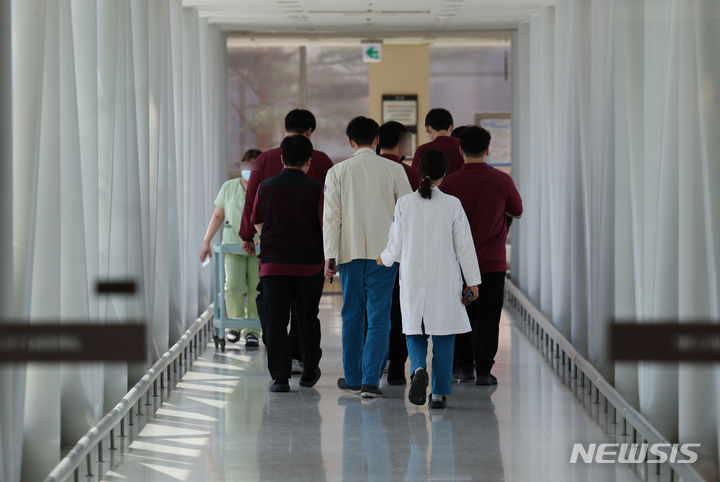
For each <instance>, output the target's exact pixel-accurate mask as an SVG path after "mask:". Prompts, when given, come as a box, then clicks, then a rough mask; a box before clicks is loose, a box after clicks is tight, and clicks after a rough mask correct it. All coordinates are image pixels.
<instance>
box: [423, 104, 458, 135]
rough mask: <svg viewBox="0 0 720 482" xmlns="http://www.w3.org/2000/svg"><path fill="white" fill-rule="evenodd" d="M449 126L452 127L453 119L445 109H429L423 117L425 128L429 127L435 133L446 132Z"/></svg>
mask: <svg viewBox="0 0 720 482" xmlns="http://www.w3.org/2000/svg"><path fill="white" fill-rule="evenodd" d="M451 125H453V117H452V114H451V113H450V112H449V111H448V110H447V109H440V108H436V109H430V112H428V113H427V115H426V116H425V127H427V126H430V127H432V128H433V129H435V130H436V131H446V130H448V129H450V126H451Z"/></svg>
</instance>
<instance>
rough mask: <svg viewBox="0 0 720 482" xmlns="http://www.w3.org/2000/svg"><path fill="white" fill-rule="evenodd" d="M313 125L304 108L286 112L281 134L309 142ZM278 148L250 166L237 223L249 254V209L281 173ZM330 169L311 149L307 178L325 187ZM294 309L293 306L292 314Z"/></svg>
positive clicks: (296, 353)
mask: <svg viewBox="0 0 720 482" xmlns="http://www.w3.org/2000/svg"><path fill="white" fill-rule="evenodd" d="M316 126H317V123H316V121H315V116H314V115H313V114H312V112H310V111H308V110H305V109H294V110H291V111H290V112H288V114H287V115H286V116H285V135H286V136H293V135H302V136H305V137H307V138H308V139H310V136H312V134H313V132H315V128H316ZM281 154H282V153H281V150H280V147H276V148H275V149H270V150H267V151H265V152H263V153H262V154H260V155H259V156H258V157H257V159H255V162H254V163H253V169H252V172H251V173H250V180H249V181H248V185H247V188H246V193H245V207H244V208H243V214H242V221H241V223H240V233H239V234H240V238H242V249H243V250H244V251H245V252H246V253H248V254H250V255H252V254H255V243H254V241H253V239H254V237H255V232H256V231H255V226H253V223H252V221H251V216H252V210H253V207H254V206H255V198H256V197H257V192H258V189H259V187H260V184H262V182H263V181H264V180H266V179H269V178H271V177H273V176H276V175H277V174H280V172H281V171H282V170H283V163H282V160H281ZM332 166H333V163H332V161H331V160H330V158H329V157H328V156H327V155H326V154H325V153H324V152H322V151H318V150H315V149H313V152H312V158H311V161H310V170H309V171H308V173H307V175H308V176H309V177H310V178H311V179H315V180H316V181H319V182H321V183H322V184H323V185H325V176H326V175H327V172H328V171H329V170H330V168H331V167H332ZM262 285H263V281H262V278H261V279H260V283H259V284H258V288H257V291H258V296H257V307H258V316H259V317H260V324H261V325H262V324H263V296H262ZM294 312H295V308H294V307H293V313H294ZM296 318H298V317H295V316H293V317H292V320H293V321H291V323H290V339H291V345H292V359H293V373H300V372H301V370H302V368H301V366H300V365H301V364H300V360H301V356H300V342H299V339H298V326H297V323H296V322H295V321H294V320H295V319H296ZM263 342H265V333H264V332H263Z"/></svg>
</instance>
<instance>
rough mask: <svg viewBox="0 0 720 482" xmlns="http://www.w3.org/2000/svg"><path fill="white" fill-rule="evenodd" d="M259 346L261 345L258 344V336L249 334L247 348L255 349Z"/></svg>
mask: <svg viewBox="0 0 720 482" xmlns="http://www.w3.org/2000/svg"><path fill="white" fill-rule="evenodd" d="M259 345H260V343H258V339H257V336H255V335H253V334H252V333H248V334H247V336H245V346H246V347H250V348H254V347H256V346H259Z"/></svg>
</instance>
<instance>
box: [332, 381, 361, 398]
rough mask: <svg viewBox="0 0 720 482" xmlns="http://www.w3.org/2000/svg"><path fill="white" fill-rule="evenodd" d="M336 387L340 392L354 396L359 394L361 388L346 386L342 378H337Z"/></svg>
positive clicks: (358, 386)
mask: <svg viewBox="0 0 720 482" xmlns="http://www.w3.org/2000/svg"><path fill="white" fill-rule="evenodd" d="M337 386H338V388H339V389H340V390H343V391H346V392H350V393H355V394H359V393H360V388H362V387H361V386H360V385H348V384H347V383H346V382H345V379H344V378H338V381H337Z"/></svg>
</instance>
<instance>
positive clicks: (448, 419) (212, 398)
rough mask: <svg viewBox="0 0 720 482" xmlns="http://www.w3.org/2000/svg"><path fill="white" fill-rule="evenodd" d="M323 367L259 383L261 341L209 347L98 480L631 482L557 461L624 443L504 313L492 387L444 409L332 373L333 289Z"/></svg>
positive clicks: (618, 474)
mask: <svg viewBox="0 0 720 482" xmlns="http://www.w3.org/2000/svg"><path fill="white" fill-rule="evenodd" d="M321 303H322V304H321V317H320V318H321V321H322V324H323V341H322V346H323V359H322V362H321V368H322V370H323V376H322V378H321V379H320V382H319V383H318V385H317V386H316V388H315V389H304V388H302V389H299V388H298V387H297V379H294V380H293V381H292V382H291V383H292V387H293V391H292V392H291V393H269V392H268V385H269V377H268V375H267V374H266V368H265V355H264V350H263V349H246V348H245V347H244V346H243V345H242V344H238V345H228V349H227V351H226V352H225V353H216V352H215V351H214V349H213V347H211V346H210V345H208V347H207V349H206V350H205V351H204V353H202V354H201V356H200V357H199V358H198V359H197V360H196V361H195V364H194V365H193V369H192V370H191V371H190V372H188V373H186V374H185V376H184V377H183V378H182V380H181V382H179V383H178V384H177V387H176V390H175V391H173V392H171V393H170V394H169V396H168V397H167V398H166V401H164V402H162V403H161V402H158V404H160V406H159V409H158V410H157V412H156V413H155V415H154V416H153V417H151V418H150V420H147V421H146V423H145V425H143V426H142V428H140V429H139V430H140V431H139V433H135V434H131V436H130V438H128V439H123V440H124V442H123V443H122V445H121V447H120V448H121V450H120V451H116V452H115V453H114V454H112V455H111V458H110V460H111V462H110V464H111V466H110V471H109V472H107V474H106V475H105V476H104V478H103V480H107V481H119V480H127V481H174V480H181V481H183V480H188V481H205V480H207V481H243V480H262V481H287V480H302V481H306V480H307V481H336V480H348V481H355V480H358V481H359V480H377V481H385V480H413V481H415V480H417V481H423V480H486V481H538V480H548V481H562V480H569V481H613V480H623V481H624V480H637V479H636V475H635V473H634V472H633V471H632V470H631V469H630V468H628V467H626V466H619V465H571V464H569V462H568V460H569V457H570V449H571V447H572V444H573V443H574V442H597V443H602V442H615V441H624V438H623V437H622V436H618V435H615V434H614V430H615V428H613V427H612V426H609V428H605V429H603V428H600V427H601V425H602V424H601V425H598V424H597V423H596V421H595V420H594V418H595V419H598V418H600V415H599V411H598V408H597V406H596V407H593V406H592V404H591V403H590V404H588V403H585V402H586V401H585V400H584V396H583V395H582V392H580V395H578V394H577V393H578V392H577V391H575V392H573V390H569V389H568V388H567V387H566V386H564V382H563V379H562V377H560V376H558V375H557V374H556V373H555V371H554V370H553V368H551V367H550V365H548V364H547V363H546V361H545V359H544V358H543V357H542V355H540V353H539V352H538V351H537V350H536V349H535V348H534V347H533V346H532V345H531V343H530V342H529V341H528V340H527V338H525V337H524V335H522V334H521V333H520V332H519V331H518V330H517V329H516V328H515V327H514V326H513V325H512V324H511V322H510V320H508V319H503V323H502V327H501V348H500V355H499V358H498V362H497V365H496V367H495V369H494V373H495V374H496V376H497V377H498V379H499V380H500V385H499V386H498V387H497V388H495V387H477V386H475V385H455V386H454V394H453V395H452V397H450V398H449V399H448V401H449V408H448V409H447V410H441V411H435V410H434V411H432V412H431V411H429V409H428V408H427V407H416V406H414V405H411V404H410V403H409V402H407V401H406V389H405V387H389V386H384V387H383V389H384V390H385V398H384V399H376V400H371V401H366V400H361V399H360V398H359V397H357V396H353V395H347V394H344V393H342V392H340V391H339V390H337V388H336V387H335V382H336V380H337V378H338V377H339V376H341V362H340V360H341V357H340V338H339V335H340V315H339V310H340V305H341V299H340V297H338V296H325V297H323V299H322V302H321Z"/></svg>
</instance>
